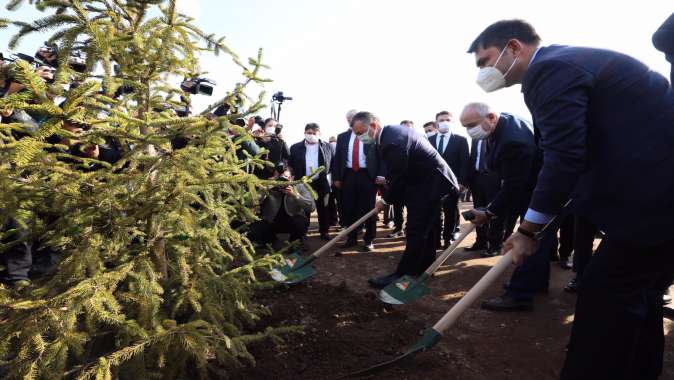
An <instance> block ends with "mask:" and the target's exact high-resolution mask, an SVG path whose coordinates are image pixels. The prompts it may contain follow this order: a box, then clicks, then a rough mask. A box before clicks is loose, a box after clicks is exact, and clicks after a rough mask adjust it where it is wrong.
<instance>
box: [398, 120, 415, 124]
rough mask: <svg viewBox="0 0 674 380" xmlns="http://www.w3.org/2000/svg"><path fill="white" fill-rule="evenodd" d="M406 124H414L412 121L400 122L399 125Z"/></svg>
mask: <svg viewBox="0 0 674 380" xmlns="http://www.w3.org/2000/svg"><path fill="white" fill-rule="evenodd" d="M406 124H412V125H414V122H413V121H412V120H403V121H401V122H400V125H406Z"/></svg>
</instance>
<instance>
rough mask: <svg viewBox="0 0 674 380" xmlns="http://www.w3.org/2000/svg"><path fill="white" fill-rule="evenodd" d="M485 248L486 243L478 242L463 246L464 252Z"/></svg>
mask: <svg viewBox="0 0 674 380" xmlns="http://www.w3.org/2000/svg"><path fill="white" fill-rule="evenodd" d="M485 249H487V245H486V244H478V243H474V244H473V245H471V246H470V247H468V248H464V250H465V251H466V252H475V251H484V250H485Z"/></svg>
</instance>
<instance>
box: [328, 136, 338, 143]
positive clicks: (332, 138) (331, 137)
mask: <svg viewBox="0 0 674 380" xmlns="http://www.w3.org/2000/svg"><path fill="white" fill-rule="evenodd" d="M333 140H334V141H337V136H330V138H329V139H328V141H330V142H332V141H333Z"/></svg>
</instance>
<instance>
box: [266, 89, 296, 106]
mask: <svg viewBox="0 0 674 380" xmlns="http://www.w3.org/2000/svg"><path fill="white" fill-rule="evenodd" d="M271 100H272V101H274V102H278V103H283V102H284V101H286V100H293V98H292V97H290V96H285V95H283V91H279V92H277V93H275V94H274V95H272V97H271Z"/></svg>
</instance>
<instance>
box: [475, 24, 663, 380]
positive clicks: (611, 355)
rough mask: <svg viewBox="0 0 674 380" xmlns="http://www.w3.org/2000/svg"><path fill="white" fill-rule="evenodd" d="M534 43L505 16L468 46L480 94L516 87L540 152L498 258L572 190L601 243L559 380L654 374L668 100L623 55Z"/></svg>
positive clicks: (659, 344)
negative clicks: (525, 200) (520, 216)
mask: <svg viewBox="0 0 674 380" xmlns="http://www.w3.org/2000/svg"><path fill="white" fill-rule="evenodd" d="M539 45H540V37H539V36H538V34H537V33H536V31H535V30H534V28H533V27H532V26H531V25H530V24H528V23H526V22H524V21H522V20H506V21H499V22H497V23H494V24H492V25H491V26H489V27H488V28H487V29H485V30H484V31H483V32H482V33H481V34H480V35H479V36H478V37H477V38H476V39H475V41H474V42H473V43H472V44H471V46H470V48H469V50H468V52H469V53H474V54H475V58H476V64H477V66H478V68H480V72H479V74H478V84H479V85H480V87H482V88H483V89H484V90H485V91H487V92H491V91H495V90H498V89H500V88H503V87H506V86H511V85H513V84H518V83H521V84H522V92H523V93H524V100H525V103H526V104H527V107H528V108H529V110H530V111H531V114H532V115H533V120H534V126H535V128H536V135H537V138H538V139H539V140H540V141H539V146H540V147H541V148H542V150H543V166H542V168H541V171H540V174H539V177H538V182H537V184H536V188H535V190H534V192H533V196H532V199H531V202H530V204H529V209H528V211H527V213H526V215H525V220H524V222H523V223H522V224H521V225H520V227H519V229H518V230H517V232H516V233H514V234H513V235H512V236H511V237H510V238H509V239H508V240H507V241H506V242H505V244H504V248H503V250H504V251H511V252H512V253H513V259H514V262H515V263H516V264H521V263H522V262H523V261H524V259H525V258H526V257H527V256H530V255H531V254H532V253H533V252H534V251H535V249H536V246H537V244H538V240H537V239H536V237H537V236H536V234H537V232H538V231H540V230H541V229H542V227H543V226H544V225H545V224H546V223H548V222H549V221H550V220H551V219H552V218H553V217H554V215H555V214H557V213H559V212H560V210H561V209H562V207H563V205H564V204H565V203H566V202H567V200H568V199H569V198H570V196H571V194H572V193H573V194H574V197H573V198H574V204H575V206H574V212H575V213H577V214H578V215H581V216H584V217H587V218H588V219H589V220H590V221H592V222H593V223H594V224H595V225H596V226H597V227H598V228H599V229H600V230H602V231H604V233H605V237H604V239H603V241H602V243H601V245H600V246H599V248H598V250H597V252H596V254H595V256H594V257H593V258H592V260H591V262H590V264H589V265H588V267H587V268H586V269H585V273H584V274H583V277H582V279H581V286H580V289H579V294H578V301H577V305H576V316H575V319H574V325H573V329H572V332H571V340H570V343H569V350H568V354H567V358H566V362H565V364H564V369H563V370H562V378H563V379H596V378H611V379H617V378H621V379H622V378H630V379H635V378H639V379H651V378H656V377H657V376H658V375H659V374H660V372H661V371H662V355H663V349H664V337H663V329H662V298H661V294H662V292H663V290H664V288H665V287H666V286H668V285H669V284H670V283H671V281H672V279H673V278H674V218H673V217H672V215H674V175H672V173H674V149H672V146H674V92H673V91H672V88H671V87H670V85H669V83H668V81H667V79H666V78H665V77H663V76H662V75H660V74H657V73H655V72H653V71H651V70H649V69H648V67H646V66H645V65H644V64H643V63H641V62H639V61H637V60H636V59H633V58H631V57H629V56H626V55H623V54H620V53H617V52H613V51H609V50H601V49H591V48H580V47H569V46H549V47H540V46H539ZM635 221H638V222H636V223H635Z"/></svg>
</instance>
